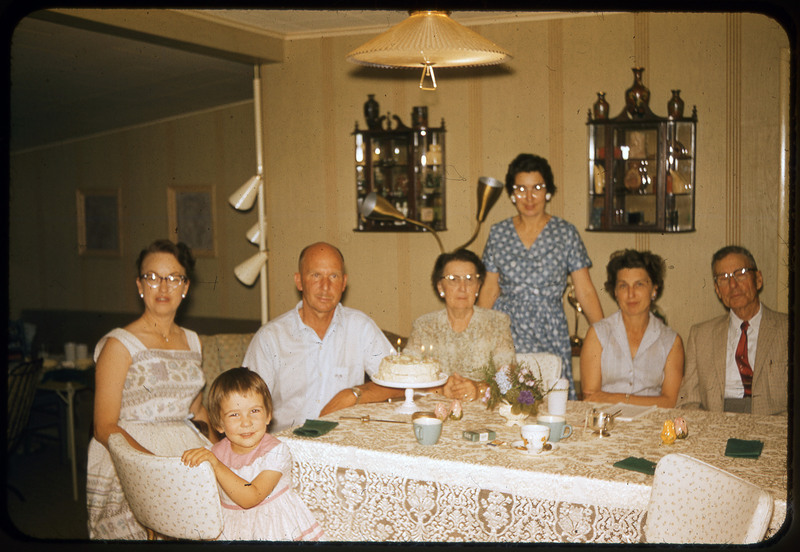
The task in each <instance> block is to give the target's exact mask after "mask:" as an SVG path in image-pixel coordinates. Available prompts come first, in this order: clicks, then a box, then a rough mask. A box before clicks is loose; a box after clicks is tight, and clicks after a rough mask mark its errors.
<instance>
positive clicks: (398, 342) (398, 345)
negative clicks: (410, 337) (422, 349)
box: [397, 337, 400, 355]
mask: <svg viewBox="0 0 800 552" xmlns="http://www.w3.org/2000/svg"><path fill="white" fill-rule="evenodd" d="M397 354H398V355H399V354H400V338H399V337H398V338H397Z"/></svg>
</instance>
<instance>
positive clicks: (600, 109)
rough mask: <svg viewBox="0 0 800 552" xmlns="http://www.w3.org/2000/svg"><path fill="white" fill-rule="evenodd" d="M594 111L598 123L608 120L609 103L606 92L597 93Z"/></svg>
mask: <svg viewBox="0 0 800 552" xmlns="http://www.w3.org/2000/svg"><path fill="white" fill-rule="evenodd" d="M592 111H593V112H594V118H595V120H596V121H599V120H603V119H608V102H607V101H606V93H605V92H598V93H597V101H596V102H594V106H593V109H592Z"/></svg>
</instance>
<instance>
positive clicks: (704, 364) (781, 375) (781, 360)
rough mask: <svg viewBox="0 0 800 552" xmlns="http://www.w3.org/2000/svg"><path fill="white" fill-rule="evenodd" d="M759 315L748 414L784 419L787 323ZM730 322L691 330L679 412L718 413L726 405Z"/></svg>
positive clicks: (774, 315)
mask: <svg viewBox="0 0 800 552" xmlns="http://www.w3.org/2000/svg"><path fill="white" fill-rule="evenodd" d="M761 308H762V309H763V310H764V312H763V314H762V315H761V325H760V326H759V330H758V347H757V348H756V359H755V365H754V366H753V402H752V409H751V413H752V414H785V413H786V411H787V397H788V386H789V381H788V374H789V317H788V316H787V315H786V314H784V313H780V312H775V311H773V310H771V309H769V308H767V307H766V306H765V305H764V304H763V303H762V304H761ZM729 320H730V317H729V315H728V314H724V315H722V316H719V317H717V318H714V319H712V320H707V321H705V322H702V323H700V324H696V325H694V326H692V329H691V330H690V331H689V342H688V344H687V346H686V369H685V371H684V376H683V381H682V382H681V387H680V390H679V392H678V402H677V405H676V406H677V407H679V408H702V409H704V410H712V411H719V412H721V411H722V410H723V409H724V404H725V356H726V348H727V339H728V324H729Z"/></svg>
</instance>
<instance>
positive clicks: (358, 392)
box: [350, 387, 361, 404]
mask: <svg viewBox="0 0 800 552" xmlns="http://www.w3.org/2000/svg"><path fill="white" fill-rule="evenodd" d="M350 391H352V392H353V395H355V396H356V404H358V401H360V400H361V388H360V387H351V388H350Z"/></svg>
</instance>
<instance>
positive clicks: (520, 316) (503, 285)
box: [483, 216, 592, 399]
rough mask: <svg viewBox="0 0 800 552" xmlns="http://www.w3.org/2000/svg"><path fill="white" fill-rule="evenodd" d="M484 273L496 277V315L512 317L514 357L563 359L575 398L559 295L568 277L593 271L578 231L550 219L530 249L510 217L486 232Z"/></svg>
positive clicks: (570, 357)
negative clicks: (547, 355) (531, 355)
mask: <svg viewBox="0 0 800 552" xmlns="http://www.w3.org/2000/svg"><path fill="white" fill-rule="evenodd" d="M483 263H484V264H485V265H486V270H487V271H488V272H496V273H498V274H499V275H500V278H499V284H500V296H499V297H498V298H497V301H496V302H495V304H494V308H495V309H496V310H499V311H502V312H504V313H506V314H508V316H510V317H511V334H512V336H513V337H514V347H515V348H516V351H517V353H538V352H546V353H553V354H556V355H558V356H560V357H561V365H562V376H563V377H565V378H567V379H568V380H569V396H570V399H575V398H576V395H575V385H574V383H573V380H572V350H571V347H570V343H569V329H568V327H567V317H566V316H565V314H564V305H563V303H562V299H561V298H562V296H563V295H564V290H565V289H566V287H567V276H568V275H569V274H570V273H572V272H574V271H576V270H580V269H581V268H585V267H590V266H592V261H591V260H590V259H589V255H588V254H587V252H586V247H585V246H584V245H583V241H582V240H581V237H580V235H579V234H578V231H577V230H576V229H575V227H574V226H573V225H572V224H570V223H569V222H567V221H565V220H563V219H561V218H558V217H556V216H551V217H550V220H549V221H548V222H547V224H546V225H545V227H544V228H543V229H542V231H541V233H540V234H539V236H538V237H537V238H536V241H535V242H533V245H532V246H531V247H530V249H526V248H525V245H523V243H522V241H521V240H520V238H519V235H518V234H517V231H516V229H515V228H514V221H513V220H512V219H511V218H508V219H506V220H503V221H501V222H498V223H497V224H495V225H493V226H492V228H491V230H490V231H489V240H488V241H487V243H486V248H485V249H484V250H483Z"/></svg>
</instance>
